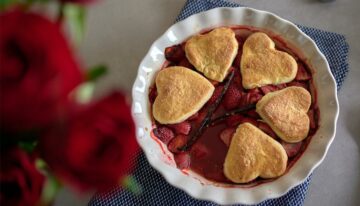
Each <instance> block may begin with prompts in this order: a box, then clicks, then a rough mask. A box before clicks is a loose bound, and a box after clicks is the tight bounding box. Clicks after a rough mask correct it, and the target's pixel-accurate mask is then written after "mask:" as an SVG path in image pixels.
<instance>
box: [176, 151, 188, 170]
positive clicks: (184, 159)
mask: <svg viewBox="0 0 360 206" xmlns="http://www.w3.org/2000/svg"><path fill="white" fill-rule="evenodd" d="M174 160H175V163H176V166H177V168H179V169H181V170H182V169H187V168H189V167H190V162H191V158H190V155H189V153H187V152H181V153H179V154H175V155H174Z"/></svg>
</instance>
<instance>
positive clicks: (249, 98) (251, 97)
mask: <svg viewBox="0 0 360 206" xmlns="http://www.w3.org/2000/svg"><path fill="white" fill-rule="evenodd" d="M262 97H263V95H261V94H260V93H257V92H253V93H247V94H244V95H243V96H242V97H241V101H240V105H241V106H246V105H249V104H255V103H257V102H258V101H259V100H260V99H261V98H262Z"/></svg>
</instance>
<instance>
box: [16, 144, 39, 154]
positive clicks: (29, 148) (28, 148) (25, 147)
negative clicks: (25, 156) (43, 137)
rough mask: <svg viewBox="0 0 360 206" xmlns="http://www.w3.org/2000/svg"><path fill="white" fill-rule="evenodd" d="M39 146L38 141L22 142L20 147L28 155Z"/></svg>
mask: <svg viewBox="0 0 360 206" xmlns="http://www.w3.org/2000/svg"><path fill="white" fill-rule="evenodd" d="M36 145H37V141H21V142H19V147H20V148H21V149H23V150H25V151H26V152H28V153H31V152H32V151H33V150H34V148H35V147H36Z"/></svg>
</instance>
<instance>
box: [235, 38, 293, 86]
mask: <svg viewBox="0 0 360 206" xmlns="http://www.w3.org/2000/svg"><path fill="white" fill-rule="evenodd" d="M240 67H241V68H240V70H241V75H242V83H243V86H244V88H245V89H252V88H255V87H261V86H264V85H267V84H281V83H287V82H290V81H292V80H294V78H295V76H296V73H297V63H296V61H295V59H294V58H293V57H292V56H290V55H289V54H288V53H286V52H282V51H278V50H276V49H275V43H274V42H273V41H272V40H271V39H270V38H269V37H268V36H267V35H266V34H264V33H261V32H257V33H254V34H252V35H250V36H249V37H248V38H247V39H246V41H245V43H244V46H243V53H242V56H241V63H240Z"/></svg>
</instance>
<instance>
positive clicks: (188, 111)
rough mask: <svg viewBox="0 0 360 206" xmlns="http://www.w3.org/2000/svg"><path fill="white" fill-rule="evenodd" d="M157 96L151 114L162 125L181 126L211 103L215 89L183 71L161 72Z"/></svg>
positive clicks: (202, 78)
mask: <svg viewBox="0 0 360 206" xmlns="http://www.w3.org/2000/svg"><path fill="white" fill-rule="evenodd" d="M155 84H156V88H157V92H158V95H157V97H156V99H155V101H154V104H153V108H152V112H153V116H154V118H155V120H157V121H158V122H159V123H161V124H175V123H180V122H182V121H184V120H186V119H187V118H189V117H190V116H191V115H193V114H195V113H196V112H197V111H199V110H200V109H201V107H202V106H203V105H204V104H205V103H206V102H207V101H208V100H209V99H210V97H211V95H212V94H213V92H214V89H215V88H214V86H213V85H212V84H211V83H210V82H209V80H207V79H206V78H205V77H203V76H201V75H200V74H199V73H197V72H195V71H192V70H191V69H188V68H186V67H181V66H173V67H168V68H165V69H163V70H161V71H160V72H159V73H158V74H157V76H156V80H155Z"/></svg>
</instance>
